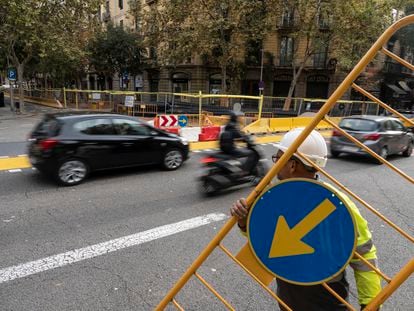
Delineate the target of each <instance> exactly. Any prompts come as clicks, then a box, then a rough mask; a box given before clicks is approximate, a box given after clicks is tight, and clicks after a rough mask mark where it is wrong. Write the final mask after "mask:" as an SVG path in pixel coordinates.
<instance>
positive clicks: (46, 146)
mask: <svg viewBox="0 0 414 311" xmlns="http://www.w3.org/2000/svg"><path fill="white" fill-rule="evenodd" d="M57 143H58V141H57V140H56V139H45V140H42V141H41V142H40V148H42V150H43V151H47V150H50V149H52V148H53V147H54V146H56V144H57Z"/></svg>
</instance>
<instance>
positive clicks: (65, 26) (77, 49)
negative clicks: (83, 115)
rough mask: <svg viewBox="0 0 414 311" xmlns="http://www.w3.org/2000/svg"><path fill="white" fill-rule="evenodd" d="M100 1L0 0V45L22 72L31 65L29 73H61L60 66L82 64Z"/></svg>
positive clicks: (94, 25)
mask: <svg viewBox="0 0 414 311" xmlns="http://www.w3.org/2000/svg"><path fill="white" fill-rule="evenodd" d="M100 3H101V0H66V1H60V0H40V1H39V0H0V7H1V10H0V26H1V27H0V46H1V47H2V48H3V49H5V50H6V51H7V52H6V54H7V58H8V59H9V60H10V62H11V63H12V64H13V65H14V66H16V67H19V68H21V70H22V71H21V72H23V68H24V67H25V66H26V65H30V66H31V68H30V70H29V71H30V72H34V71H35V70H36V69H41V68H43V69H47V71H48V72H52V71H55V72H58V71H59V72H60V74H59V75H63V76H64V75H65V73H62V72H61V70H62V69H63V70H64V68H68V67H67V66H68V65H69V68H74V67H75V65H79V64H80V63H82V59H83V58H84V46H85V42H86V40H87V37H88V35H89V34H90V33H92V32H93V30H94V28H95V27H96V25H97V24H96V18H95V17H96V13H97V11H98V8H99V5H100ZM55 61H56V62H55ZM72 63H73V66H71V64H72ZM19 79H23V77H19Z"/></svg>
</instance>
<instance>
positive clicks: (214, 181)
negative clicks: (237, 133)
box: [199, 136, 268, 196]
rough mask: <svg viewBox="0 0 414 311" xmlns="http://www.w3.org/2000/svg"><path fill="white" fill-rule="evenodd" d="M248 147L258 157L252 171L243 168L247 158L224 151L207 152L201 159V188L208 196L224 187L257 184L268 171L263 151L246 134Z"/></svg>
mask: <svg viewBox="0 0 414 311" xmlns="http://www.w3.org/2000/svg"><path fill="white" fill-rule="evenodd" d="M245 142H246V145H247V149H249V150H252V151H253V153H254V154H255V157H256V165H255V166H254V168H253V170H252V172H249V173H246V172H245V170H244V169H243V167H244V164H245V162H246V160H247V158H235V157H233V156H231V155H228V154H225V153H223V152H214V153H206V154H205V156H204V157H203V158H202V159H201V160H200V162H201V163H202V165H203V168H204V169H203V172H202V174H201V176H200V178H199V179H200V189H201V192H202V193H203V194H204V195H206V196H212V195H214V194H217V193H219V192H220V191H221V190H223V189H227V188H230V187H233V186H237V185H241V184H245V183H251V184H252V185H254V186H255V185H257V184H258V183H259V182H260V180H261V179H262V178H263V177H264V176H265V175H266V173H267V170H268V169H267V163H266V162H267V160H266V159H264V156H263V152H262V150H261V148H260V147H259V146H257V145H256V144H255V142H254V140H253V139H252V138H251V137H250V136H246V138H245Z"/></svg>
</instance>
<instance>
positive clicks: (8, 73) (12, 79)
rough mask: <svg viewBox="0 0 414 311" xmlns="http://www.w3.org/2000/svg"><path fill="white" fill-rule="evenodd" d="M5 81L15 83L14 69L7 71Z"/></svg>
mask: <svg viewBox="0 0 414 311" xmlns="http://www.w3.org/2000/svg"><path fill="white" fill-rule="evenodd" d="M7 79H9V80H10V81H16V79H17V71H16V68H9V69H7Z"/></svg>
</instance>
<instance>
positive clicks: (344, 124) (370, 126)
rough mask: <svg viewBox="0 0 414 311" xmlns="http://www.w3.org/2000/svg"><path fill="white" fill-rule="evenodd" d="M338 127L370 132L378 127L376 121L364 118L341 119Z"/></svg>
mask: <svg viewBox="0 0 414 311" xmlns="http://www.w3.org/2000/svg"><path fill="white" fill-rule="evenodd" d="M339 127H340V128H342V129H344V130H349V131H358V132H372V131H375V130H376V129H377V128H378V123H377V122H375V121H372V120H366V119H342V121H341V123H339Z"/></svg>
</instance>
